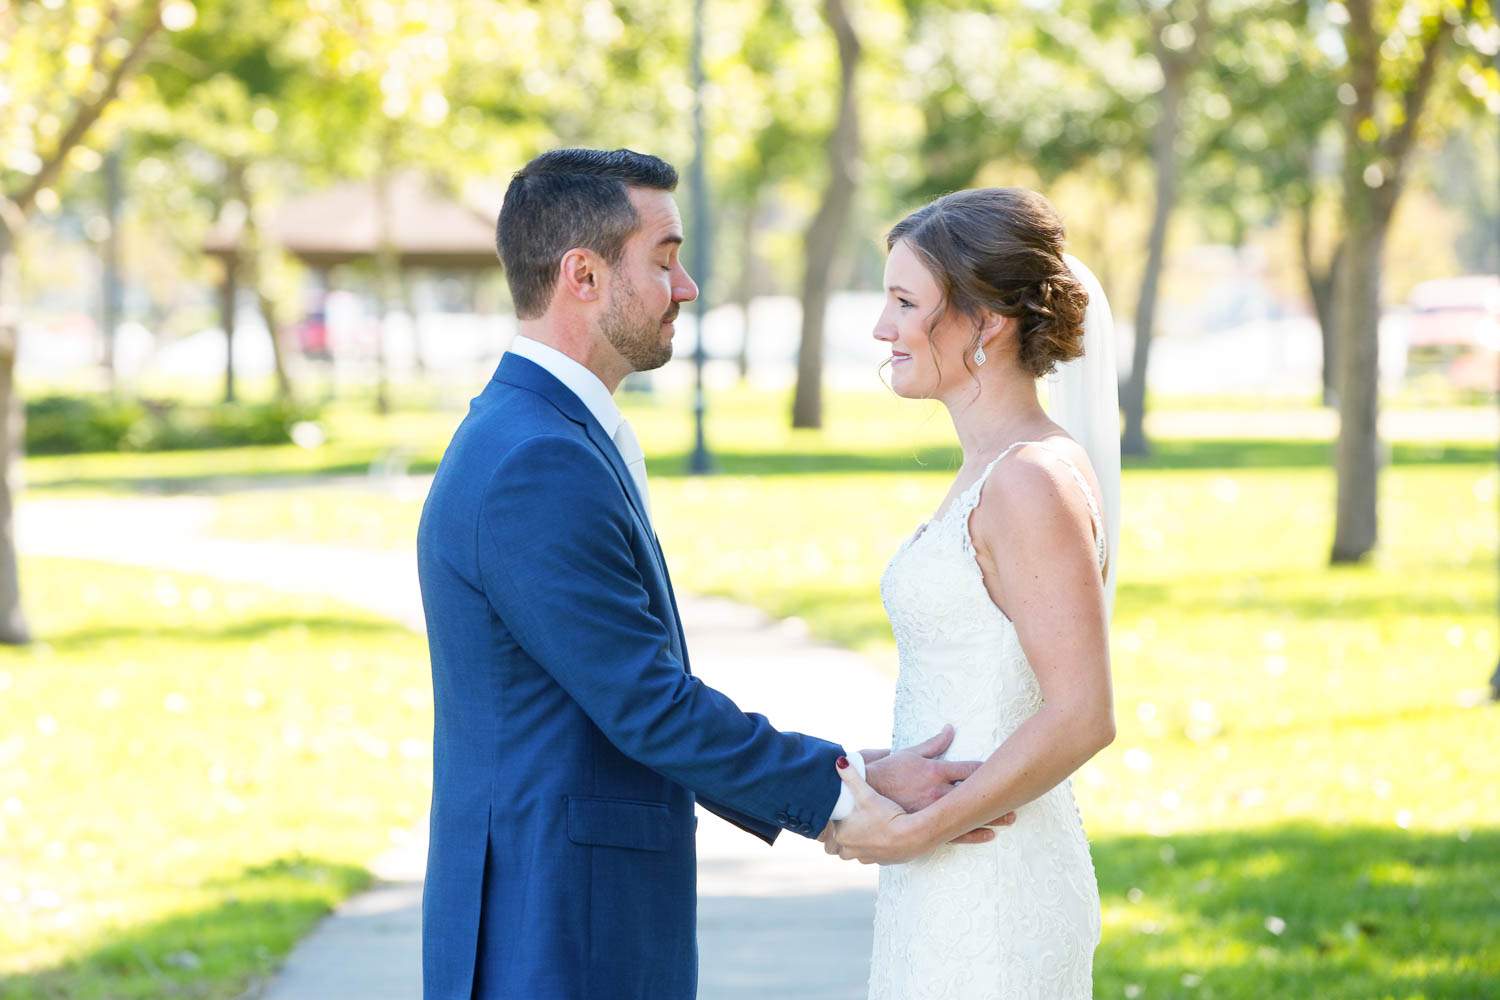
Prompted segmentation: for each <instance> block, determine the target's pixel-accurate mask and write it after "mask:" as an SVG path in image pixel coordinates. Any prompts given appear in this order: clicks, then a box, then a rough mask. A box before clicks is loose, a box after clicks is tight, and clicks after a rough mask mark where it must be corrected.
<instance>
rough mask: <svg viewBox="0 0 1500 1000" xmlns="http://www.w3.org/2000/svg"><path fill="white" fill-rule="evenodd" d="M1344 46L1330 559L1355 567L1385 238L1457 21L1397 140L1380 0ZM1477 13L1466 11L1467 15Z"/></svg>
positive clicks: (1353, 10)
mask: <svg viewBox="0 0 1500 1000" xmlns="http://www.w3.org/2000/svg"><path fill="white" fill-rule="evenodd" d="M1345 6H1346V9H1347V12H1348V25H1347V27H1346V28H1345V30H1344V45H1345V48H1346V50H1347V51H1348V70H1347V72H1348V74H1349V78H1348V85H1349V87H1350V89H1351V90H1352V91H1353V95H1354V100H1353V102H1352V103H1351V104H1350V105H1349V106H1348V107H1347V108H1346V109H1345V114H1344V129H1343V131H1344V170H1343V178H1342V180H1343V188H1344V191H1343V199H1342V211H1343V231H1344V253H1343V258H1342V260H1340V261H1339V268H1338V275H1337V277H1336V278H1335V281H1336V282H1337V285H1336V288H1337V291H1336V294H1335V297H1334V305H1333V310H1334V320H1335V322H1336V324H1337V329H1338V336H1337V339H1336V350H1335V352H1334V354H1335V358H1336V360H1337V363H1338V394H1339V440H1338V447H1337V451H1336V458H1335V461H1336V473H1337V480H1338V496H1337V500H1336V503H1335V521H1334V529H1333V551H1332V553H1331V554H1330V561H1331V562H1333V563H1335V564H1337V563H1352V562H1357V561H1359V560H1361V559H1363V558H1364V557H1365V556H1366V555H1368V554H1369V552H1370V550H1371V549H1373V548H1374V547H1375V542H1376V538H1377V515H1376V510H1377V506H1378V505H1377V495H1376V494H1377V487H1378V480H1379V474H1380V437H1379V406H1380V267H1381V256H1382V253H1383V252H1384V249H1385V237H1386V232H1387V231H1388V230H1389V228H1390V223H1391V217H1392V216H1393V215H1394V214H1395V210H1396V202H1397V200H1398V199H1399V198H1400V196H1401V188H1402V185H1403V181H1404V179H1405V168H1406V158H1407V155H1408V154H1409V153H1410V152H1411V149H1412V145H1413V142H1414V139H1415V136H1416V129H1417V124H1418V122H1419V121H1420V120H1421V114H1422V106H1423V104H1424V103H1425V101H1426V99H1427V95H1428V93H1429V92H1430V91H1431V89H1432V84H1433V80H1434V78H1435V75H1436V72H1437V66H1438V63H1439V61H1440V60H1441V58H1442V52H1443V48H1444V46H1445V45H1446V43H1447V41H1448V39H1449V38H1450V37H1451V36H1452V33H1453V23H1452V22H1451V21H1450V20H1448V19H1446V18H1442V19H1438V20H1436V21H1434V22H1432V23H1431V24H1429V25H1425V26H1424V32H1425V33H1426V37H1425V38H1424V39H1423V41H1424V42H1425V46H1424V50H1423V52H1422V59H1421V62H1420V63H1419V64H1418V66H1417V69H1416V72H1415V73H1414V74H1413V76H1412V77H1411V80H1410V82H1409V84H1408V85H1407V87H1406V89H1405V91H1404V93H1402V94H1401V96H1400V98H1399V100H1400V103H1401V105H1402V115H1401V119H1400V122H1399V124H1397V125H1396V126H1395V128H1394V130H1393V131H1392V132H1390V133H1389V134H1388V135H1385V136H1381V135H1380V131H1379V128H1378V126H1377V124H1376V117H1375V109H1376V95H1377V93H1378V92H1379V91H1380V66H1381V55H1380V46H1381V41H1380V34H1379V31H1378V29H1377V28H1376V25H1375V15H1374V10H1373V5H1372V3H1371V0H1349V2H1348V3H1347V4H1346V5H1345ZM1469 12H1470V8H1469V6H1468V5H1467V4H1466V5H1465V16H1467V15H1468V14H1469Z"/></svg>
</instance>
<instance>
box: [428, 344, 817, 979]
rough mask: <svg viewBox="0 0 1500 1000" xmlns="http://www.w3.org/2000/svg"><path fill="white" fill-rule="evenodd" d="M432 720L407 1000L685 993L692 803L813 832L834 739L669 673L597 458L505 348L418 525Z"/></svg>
mask: <svg viewBox="0 0 1500 1000" xmlns="http://www.w3.org/2000/svg"><path fill="white" fill-rule="evenodd" d="M417 555H418V569H419V573H420V576H421V584H422V603H423V607H424V609H425V613H426V618H427V636H428V643H429V648H430V650H431V654H432V680H433V692H434V702H435V710H436V719H435V731H434V754H433V788H432V820H431V837H432V839H431V844H430V847H429V853H428V861H427V881H426V887H425V891H424V894H423V901H422V958H423V963H422V981H423V995H424V997H425V998H426V1000H470V998H471V997H475V998H485V1000H488V998H497V1000H498V998H502V997H504V998H508V1000H554V998H555V1000H564V998H567V1000H606V998H607V1000H633V998H640V1000H647V998H649V1000H690V998H692V997H693V996H694V995H695V994H696V989H697V971H698V970H697V941H696V906H697V900H696V858H695V844H694V830H695V827H696V820H695V818H694V813H693V805H694V802H695V800H696V801H700V802H702V803H703V805H704V806H705V808H708V809H710V810H712V811H713V812H715V813H717V814H719V815H721V816H724V817H725V818H726V819H728V820H730V821H731V822H734V823H736V824H737V825H739V826H741V827H743V828H745V829H747V830H749V831H751V832H753V833H755V834H756V835H758V836H760V837H762V838H763V839H765V840H766V841H768V842H769V841H772V840H774V839H775V837H776V835H777V833H779V832H780V830H781V829H783V828H784V829H789V830H793V831H795V832H797V833H800V834H803V835H805V836H816V835H817V834H818V832H820V831H821V830H822V829H823V827H824V826H825V825H826V823H827V821H828V817H829V814H830V812H832V810H833V806H834V803H835V802H836V801H837V799H838V792H839V781H838V777H837V774H836V772H835V770H834V767H833V762H834V759H835V758H836V757H838V756H839V754H841V753H842V752H843V751H842V749H841V748H840V747H838V746H836V745H835V744H832V743H827V742H824V741H822V740H817V739H813V738H811V737H808V736H803V735H800V734H797V733H782V732H778V731H777V730H775V729H773V728H772V727H771V725H770V724H769V723H768V722H767V721H766V719H765V718H764V717H762V716H759V715H753V714H747V713H745V712H742V711H740V709H739V708H737V707H736V706H735V705H734V703H733V702H731V701H730V700H729V699H728V698H726V697H725V696H724V695H722V694H720V693H719V692H717V691H715V690H713V689H712V688H710V687H707V686H705V685H704V684H703V683H702V682H700V681H699V680H698V679H697V678H695V677H693V676H692V673H691V670H690V667H689V664H688V655H687V648H686V646H685V644H684V641H683V634H682V627H681V625H680V623H679V621H678V613H677V605H676V600H675V598H674V596H673V594H672V585H671V582H670V581H669V580H668V578H667V566H666V562H665V560H664V559H663V558H662V554H661V549H660V547H659V546H658V545H657V541H656V536H655V535H654V533H653V532H652V530H651V526H650V522H649V521H648V520H647V518H646V515H645V513H644V509H643V504H642V501H641V498H640V497H639V496H638V495H637V493H636V489H635V484H634V482H633V480H632V479H631V477H630V474H629V472H628V471H627V469H626V467H625V465H624V463H623V462H622V461H621V460H620V457H619V453H618V451H617V450H616V448H615V445H614V443H613V442H612V441H611V440H610V439H609V438H608V437H607V436H606V435H605V433H604V430H603V428H601V427H600V426H599V424H598V422H597V421H596V420H595V419H594V418H593V416H592V415H591V414H590V413H589V411H588V408H587V407H585V406H584V404H583V403H582V401H580V400H579V399H578V397H577V396H575V395H574V394H573V393H572V392H571V391H569V390H568V389H567V388H566V387H565V386H564V385H563V384H562V383H561V382H559V381H558V380H557V379H555V378H554V377H553V376H551V375H550V374H548V373H547V372H546V371H545V370H544V369H542V368H541V367H540V366H538V365H536V364H533V363H532V362H530V361H527V360H526V359H524V358H520V357H517V356H515V355H507V356H506V357H505V358H504V359H503V360H502V361H501V363H500V367H499V369H498V370H497V371H496V373H495V377H494V378H493V379H492V380H491V381H490V383H489V384H488V385H487V386H486V387H485V389H484V391H483V392H482V393H480V395H479V396H478V397H476V398H475V399H474V401H473V403H472V405H471V407H470V410H469V413H468V415H467V416H466V417H465V419H464V421H463V423H462V424H461V425H460V426H459V428H458V430H457V432H456V433H455V434H454V436H453V441H452V443H451V444H450V445H449V447H448V451H447V453H446V454H445V455H444V456H443V460H442V463H441V464H440V465H439V467H438V471H437V476H436V478H435V479H434V481H433V484H432V490H431V492H430V493H429V495H428V497H427V502H426V505H425V506H424V508H423V510H422V521H421V527H420V529H419V532H418V537H417Z"/></svg>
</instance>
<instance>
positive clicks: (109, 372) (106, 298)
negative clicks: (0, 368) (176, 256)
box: [99, 150, 124, 396]
mask: <svg viewBox="0 0 1500 1000" xmlns="http://www.w3.org/2000/svg"><path fill="white" fill-rule="evenodd" d="M123 197H124V196H123V192H122V190H121V184H120V152H119V150H114V151H112V152H111V153H110V154H109V155H108V156H106V157H105V158H104V217H105V219H106V220H107V221H108V223H109V233H108V234H107V235H106V236H105V238H104V246H103V248H102V249H103V251H104V274H103V279H104V281H103V286H104V287H103V288H102V289H100V292H101V295H100V307H101V308H100V310H99V314H100V320H99V333H100V336H101V341H102V342H101V344H100V347H101V348H102V352H101V353H102V358H101V360H102V361H103V364H104V377H105V380H106V384H107V385H108V388H109V394H110V395H111V396H113V395H115V394H116V393H118V392H119V388H120V387H119V372H118V371H117V366H116V363H115V331H116V330H117V329H118V327H119V325H120V319H121V313H122V312H123V310H122V308H121V303H122V298H123V296H122V295H121V286H120V202H121V201H122V200H123Z"/></svg>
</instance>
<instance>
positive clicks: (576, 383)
mask: <svg viewBox="0 0 1500 1000" xmlns="http://www.w3.org/2000/svg"><path fill="white" fill-rule="evenodd" d="M509 351H510V353H511V354H514V355H517V356H518V357H522V358H525V359H526V360H527V361H530V362H531V363H533V364H535V365H538V366H540V367H541V368H542V369H543V370H544V371H546V372H547V373H548V374H549V375H551V376H552V377H553V378H555V379H557V380H558V381H559V382H561V383H562V384H563V385H565V386H567V388H568V390H569V391H570V392H572V393H573V395H575V396H577V397H578V399H579V401H580V402H582V403H583V405H584V406H586V407H588V411H589V413H591V414H593V416H594V419H595V420H597V421H599V426H600V427H602V428H604V433H606V434H608V435H609V436H610V438H614V436H615V432H616V431H618V430H619V429H620V421H621V420H623V419H624V417H623V416H621V414H620V408H619V407H618V406H616V405H615V398H614V396H613V395H611V394H610V391H609V390H608V389H606V388H605V387H604V383H603V382H601V381H599V376H597V375H595V374H594V373H593V372H591V371H589V370H588V369H587V368H585V367H584V366H583V365H581V364H579V363H578V362H577V361H574V360H573V359H572V358H570V357H568V356H567V355H566V354H564V353H563V352H562V351H559V350H558V349H557V348H555V347H551V346H549V345H547V344H544V343H542V342H541V341H539V340H532V339H531V338H530V337H522V336H519V335H518V336H516V338H515V339H514V340H512V341H511V344H510V348H509Z"/></svg>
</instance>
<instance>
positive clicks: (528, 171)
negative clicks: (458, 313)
mask: <svg viewBox="0 0 1500 1000" xmlns="http://www.w3.org/2000/svg"><path fill="white" fill-rule="evenodd" d="M632 187H638V188H650V189H654V190H657V191H672V190H675V189H676V188H677V171H676V170H675V169H674V168H673V167H672V165H671V164H670V163H668V162H667V161H666V160H663V159H660V158H658V157H655V156H650V155H648V154H646V153H637V152H635V151H634V150H629V149H614V150H604V149H554V150H552V151H551V152H547V153H543V154H542V155H541V156H538V157H537V158H536V159H534V160H532V161H531V162H530V163H528V164H526V166H524V167H522V168H521V169H520V170H519V171H517V172H516V175H515V176H514V177H512V178H511V181H510V187H509V188H508V189H506V192H505V201H504V203H503V204H502V205H501V207H500V219H499V222H498V223H497V224H496V226H495V249H496V250H497V251H499V253H500V263H501V265H502V266H503V267H504V268H505V280H506V282H507V283H508V284H509V285H510V297H511V300H512V301H513V302H514V303H515V307H516V316H517V317H518V318H520V319H534V318H535V317H537V316H540V315H542V313H544V312H546V311H547V306H548V304H549V303H551V301H552V290H553V288H554V287H555V286H556V284H557V268H558V264H559V263H560V262H561V261H562V256H563V254H565V253H567V252H568V251H569V250H572V249H573V248H574V247H584V248H586V249H589V250H592V251H594V252H595V253H597V254H598V255H599V256H601V257H603V258H604V259H605V260H606V261H608V262H609V263H610V264H617V263H619V261H620V256H621V254H622V253H624V250H625V241H626V239H627V238H629V236H630V234H631V233H633V232H634V231H635V228H636V226H637V225H639V224H640V219H639V218H638V217H637V216H636V214H635V206H633V205H632V204H631V203H630V195H629V193H628V190H627V189H628V188H632Z"/></svg>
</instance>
